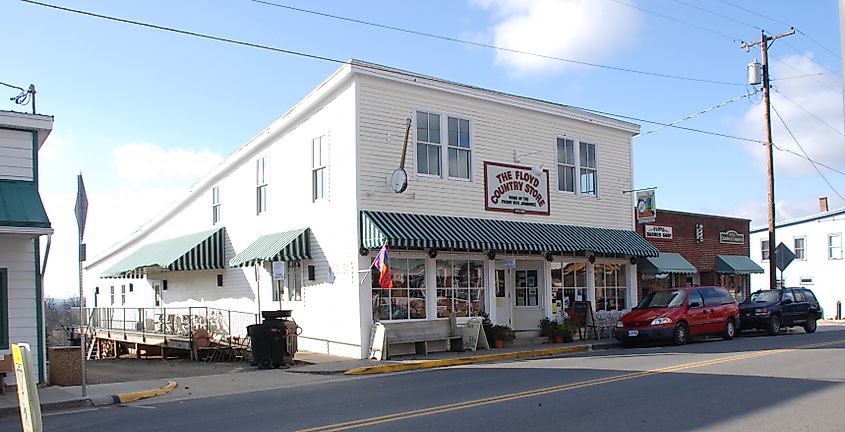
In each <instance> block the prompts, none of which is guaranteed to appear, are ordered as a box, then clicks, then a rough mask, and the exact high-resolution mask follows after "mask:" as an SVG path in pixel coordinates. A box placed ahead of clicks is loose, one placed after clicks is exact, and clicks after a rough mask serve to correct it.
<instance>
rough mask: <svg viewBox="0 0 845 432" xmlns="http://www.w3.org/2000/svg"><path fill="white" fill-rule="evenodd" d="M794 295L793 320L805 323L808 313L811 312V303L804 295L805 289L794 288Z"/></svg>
mask: <svg viewBox="0 0 845 432" xmlns="http://www.w3.org/2000/svg"><path fill="white" fill-rule="evenodd" d="M792 295H793V297H795V316H793V317H792V322H793V323H797V324H804V323H805V322H807V315H808V314H809V313H810V303H809V302H807V299H806V298H805V296H804V290H800V289H794V290H792Z"/></svg>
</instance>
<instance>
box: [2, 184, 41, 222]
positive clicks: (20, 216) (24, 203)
mask: <svg viewBox="0 0 845 432" xmlns="http://www.w3.org/2000/svg"><path fill="white" fill-rule="evenodd" d="M0 227H19V228H40V229H41V230H44V229H47V230H49V229H50V219H48V218H47V212H46V211H45V210H44V204H43V203H41V196H40V195H39V194H38V187H37V186H36V184H35V182H31V181H19V180H0Z"/></svg>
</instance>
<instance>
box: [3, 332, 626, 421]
mask: <svg viewBox="0 0 845 432" xmlns="http://www.w3.org/2000/svg"><path fill="white" fill-rule="evenodd" d="M612 346H615V341H614V340H612V339H607V338H605V339H600V340H588V341H575V342H571V343H566V344H542V345H518V346H507V347H505V348H501V349H493V350H479V351H475V352H473V351H465V352H440V353H431V354H429V355H428V356H402V357H396V358H393V359H391V360H384V361H376V360H364V359H350V358H346V357H337V356H332V355H326V354H317V353H311V352H298V353H297V354H296V360H297V361H299V362H303V363H306V364H300V365H295V366H293V367H291V368H288V369H270V370H258V369H256V368H250V367H246V368H245V371H244V372H242V373H227V374H218V375H206V376H194V377H181V378H173V379H154V380H145V381H132V382H122V383H110V384H92V385H88V386H86V393H87V397H86V398H82V393H81V389H80V387H79V386H69V387H58V386H46V387H42V388H40V389H39V391H38V395H39V398H40V401H41V410H42V412H50V411H61V410H70V409H78V408H84V407H91V406H101V405H112V404H119V403H128V402H132V401H135V400H140V399H146V398H151V397H156V398H157V399H156V400H157V401H162V402H164V401H169V400H179V399H186V398H199V397H212V396H221V395H227V394H236V393H244V392H252V391H261V390H272V389H280V388H289V387H296V386H302V385H308V384H314V383H319V382H325V381H330V380H337V379H339V378H338V377H337V375H341V374H343V375H344V376H345V377H346V379H350V378H352V376H353V375H368V374H377V373H390V372H399V371H407V370H415V369H425V368H436V367H446V366H455V365H462V364H471V363H481V362H492V361H503V360H513V359H520V358H532V357H544V356H555V355H563V354H567V353H573V352H583V351H589V350H593V349H604V348H609V347H612ZM18 415H19V409H18V395H17V392H16V390H15V388H14V387H11V388H9V389H8V391H7V392H6V394H2V395H0V418H4V417H12V416H18Z"/></svg>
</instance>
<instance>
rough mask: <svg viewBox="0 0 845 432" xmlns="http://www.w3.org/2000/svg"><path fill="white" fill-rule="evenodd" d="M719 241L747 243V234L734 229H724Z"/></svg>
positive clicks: (737, 243) (738, 243)
mask: <svg viewBox="0 0 845 432" xmlns="http://www.w3.org/2000/svg"><path fill="white" fill-rule="evenodd" d="M719 243H725V244H736V245H741V244H744V243H745V234H740V233H738V232H736V231H734V230H727V231H722V232H720V233H719Z"/></svg>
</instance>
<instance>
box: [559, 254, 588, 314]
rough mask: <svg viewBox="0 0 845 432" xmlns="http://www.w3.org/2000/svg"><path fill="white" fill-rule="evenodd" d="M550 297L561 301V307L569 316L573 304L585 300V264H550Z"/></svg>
mask: <svg viewBox="0 0 845 432" xmlns="http://www.w3.org/2000/svg"><path fill="white" fill-rule="evenodd" d="M552 297H553V298H554V299H562V300H561V307H562V308H564V309H565V310H566V313H568V314H570V315H571V314H572V306H573V305H574V304H575V302H576V301H583V300H586V299H587V264H585V263H552Z"/></svg>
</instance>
